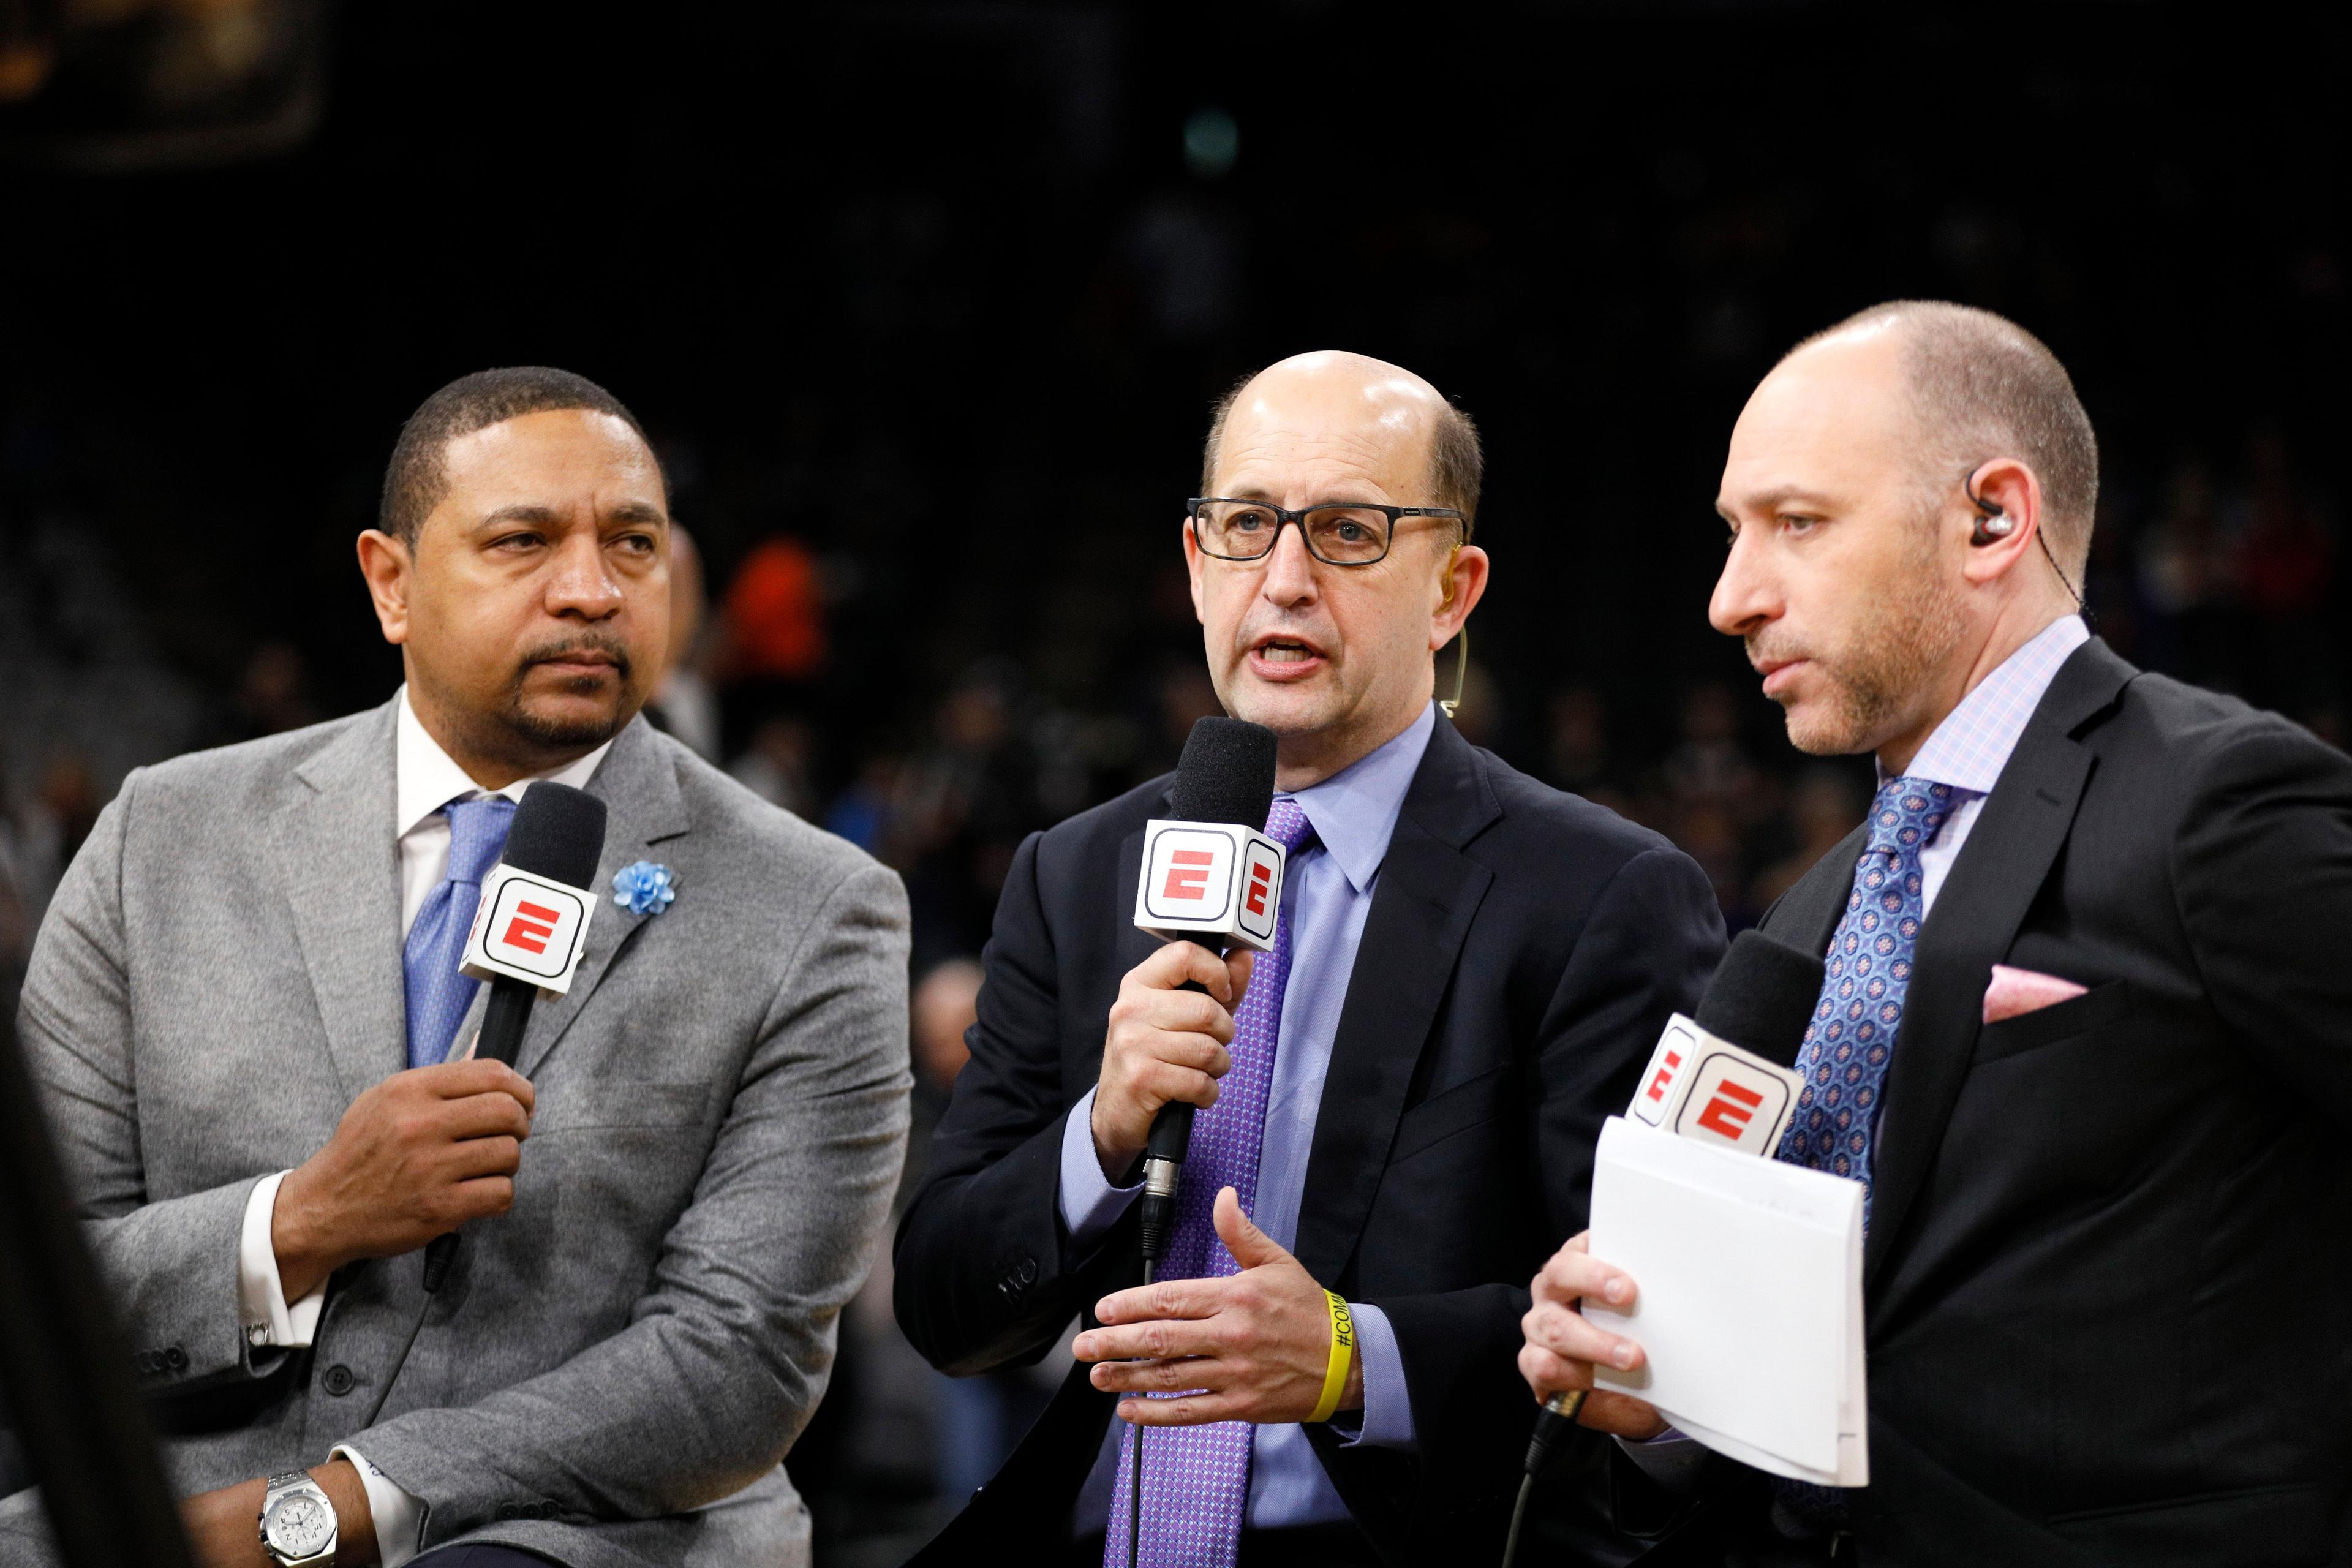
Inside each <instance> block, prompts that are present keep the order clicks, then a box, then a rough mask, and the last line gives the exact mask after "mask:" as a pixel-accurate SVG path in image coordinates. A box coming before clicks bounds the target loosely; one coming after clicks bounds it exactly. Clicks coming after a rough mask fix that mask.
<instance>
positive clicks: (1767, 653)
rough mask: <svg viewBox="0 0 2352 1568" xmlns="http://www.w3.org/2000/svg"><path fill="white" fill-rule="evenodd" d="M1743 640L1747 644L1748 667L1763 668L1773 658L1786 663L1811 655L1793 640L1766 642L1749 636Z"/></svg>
mask: <svg viewBox="0 0 2352 1568" xmlns="http://www.w3.org/2000/svg"><path fill="white" fill-rule="evenodd" d="M1743 640H1744V641H1745V642H1746V643H1747V645H1748V665H1749V667H1750V668H1756V669H1761V668H1764V666H1765V665H1766V664H1768V663H1769V662H1770V661H1772V660H1774V659H1779V660H1781V661H1782V662H1784V663H1786V662H1789V661H1790V660H1794V659H1800V658H1811V657H1812V656H1811V655H1810V654H1808V653H1807V652H1806V651H1805V650H1804V649H1803V648H1801V647H1798V646H1797V645H1796V644H1795V643H1793V642H1791V643H1777V642H1767V641H1766V640H1765V639H1764V638H1763V637H1747V638H1745V639H1743Z"/></svg>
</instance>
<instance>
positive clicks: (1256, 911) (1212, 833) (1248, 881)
mask: <svg viewBox="0 0 2352 1568" xmlns="http://www.w3.org/2000/svg"><path fill="white" fill-rule="evenodd" d="M1285 862H1286V856H1285V855H1284V853H1283V848H1282V846H1281V845H1279V844H1277V843H1276V842H1275V841H1274V840H1273V839H1271V838H1268V837H1266V836H1265V834H1263V833H1260V832H1258V831H1257V830H1256V829H1255V828H1253V827H1244V826H1238V825H1235V824H1232V823H1223V822H1169V821H1162V820H1160V819H1157V818H1155V819H1154V820H1152V821H1150V822H1147V823H1145V824H1144V825H1143V874H1142V876H1141V878H1140V879H1138V881H1137V882H1136V884H1135V923H1136V925H1137V926H1139V928H1141V929H1142V930H1144V931H1150V933H1151V934H1152V935H1153V936H1156V937H1159V938H1160V940H1161V941H1163V942H1173V941H1175V940H1177V939H1178V938H1180V937H1191V938H1194V939H1196V940H1197V939H1202V938H1211V939H1215V938H1222V939H1223V943H1224V945H1227V946H1240V947H1247V948H1251V949H1254V950H1255V951H1256V952H1266V951H1268V950H1269V949H1271V948H1272V947H1273V946H1274V935H1275V922H1276V919H1277V918H1278V917H1279V915H1280V913H1281V910H1282V873H1283V868H1284V865H1285Z"/></svg>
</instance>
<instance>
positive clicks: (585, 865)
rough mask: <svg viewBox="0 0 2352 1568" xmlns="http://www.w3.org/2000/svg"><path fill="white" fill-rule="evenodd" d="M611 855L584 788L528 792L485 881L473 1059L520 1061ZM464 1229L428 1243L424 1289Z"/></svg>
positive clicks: (565, 979)
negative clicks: (535, 1010) (486, 986)
mask: <svg viewBox="0 0 2352 1568" xmlns="http://www.w3.org/2000/svg"><path fill="white" fill-rule="evenodd" d="M602 858H604V802H603V801H601V800H598V799H597V798H596V797H595V796H594V795H590V794H589V793H588V792H587V791H585V790H580V789H574V788H572V786H571V785H570V784H555V783H552V782H551V781H548V780H545V779H542V780H541V781H540V782H539V783H537V784H532V785H531V786H530V788H529V789H526V790H524V791H523V792H522V801H521V803H520V805H517V806H516V807H515V814H514V821H513V822H512V823H511V824H509V826H508V828H507V843H506V850H505V853H504V854H503V855H501V856H500V857H499V863H498V865H497V866H496V867H494V868H491V870H490V873H489V875H488V876H486V877H484V878H483V879H482V893H481V900H480V902H479V903H478V904H477V905H476V906H475V909H474V926H473V930H472V931H471V932H470V933H469V934H468V935H467V938H466V952H465V956H464V959H463V960H462V961H461V963H459V965H458V968H459V970H460V972H461V973H466V974H470V975H472V976H473V977H474V978H475V979H477V980H488V982H489V983H490V994H489V1000H488V1002H486V1003H485V1004H483V1006H482V1028H481V1033H480V1034H479V1035H478V1036H477V1037H475V1041H474V1055H475V1056H477V1057H487V1058H489V1059H490V1060H492V1061H499V1062H504V1063H505V1064H506V1065H507V1066H509V1067H512V1066H513V1065H514V1060H515V1053H516V1052H518V1051H519V1050H520V1049H521V1048H522V1036H523V1030H524V1029H525V1028H526V1027H527V1026H529V1025H530V1010H531V1008H532V1006H533V1005H535V1004H537V1002H538V1001H539V998H540V996H541V994H542V993H544V994H549V995H559V996H560V995H562V994H563V993H565V992H566V991H569V990H570V989H571V988H572V974H573V973H574V972H575V971H577V970H578V968H579V966H580V954H581V953H582V952H583V951H584V949H585V947H586V945H587V940H588V919H589V917H590V916H591V915H592V914H593V913H594V912H595V909H596V899H595V895H594V894H593V893H592V892H590V891H589V890H588V889H589V887H590V885H591V884H592V883H593V882H594V881H595V880H596V863H597V862H598V861H599V860H601V859H602ZM457 1235H458V1233H457V1232H456V1231H454V1230H453V1231H451V1232H450V1233H449V1234H448V1235H446V1236H436V1237H434V1238H433V1241H432V1244H431V1245H430V1246H428V1247H425V1289H426V1290H427V1291H428V1292H429V1291H435V1290H438V1289H440V1288H441V1282H442V1280H443V1279H445V1278H446V1276H447V1274H448V1272H449V1263H450V1259H452V1258H455V1257H456V1256H457Z"/></svg>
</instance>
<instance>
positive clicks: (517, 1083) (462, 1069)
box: [409, 1057, 533, 1110]
mask: <svg viewBox="0 0 2352 1568" xmlns="http://www.w3.org/2000/svg"><path fill="white" fill-rule="evenodd" d="M409 1076H411V1077H413V1078H414V1079H415V1080H416V1081H417V1082H418V1083H419V1084H422V1085H423V1086H424V1087H425V1088H426V1089H429V1090H431V1091H432V1092H433V1093H434V1094H436V1095H438V1096H439V1097H440V1098H441V1099H443V1100H464V1099H466V1098H467V1097H468V1096H470V1095H477V1094H489V1093H492V1092H496V1093H499V1094H509V1095H512V1096H513V1097H514V1098H515V1099H516V1100H518V1101H520V1103H521V1105H522V1108H523V1109H524V1110H530V1107H531V1102H532V1098H533V1097H532V1094H531V1088H530V1079H527V1078H525V1077H523V1076H522V1074H520V1073H519V1072H517V1071H515V1069H514V1068H510V1067H509V1066H507V1064H506V1063H504V1062H498V1061H491V1060H490V1059H489V1058H486V1057H469V1058H467V1059H466V1060H464V1061H462V1062H441V1063H437V1064H436V1065H435V1066H433V1067H428V1068H411V1069H409Z"/></svg>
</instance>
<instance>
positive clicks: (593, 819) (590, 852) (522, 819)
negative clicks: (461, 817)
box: [499, 779, 604, 888]
mask: <svg viewBox="0 0 2352 1568" xmlns="http://www.w3.org/2000/svg"><path fill="white" fill-rule="evenodd" d="M603 858H604V802H603V801H601V800H598V799H597V798H596V797H595V796H594V795H590V794H589V793H588V792H587V791H586V790H584V789H573V788H572V786H571V785H570V784H555V783H552V782H551V781H549V780H547V779H541V780H540V781H539V782H538V783H537V784H532V785H531V786H530V788H529V789H526V790H524V791H523V792H522V802H521V804H520V805H517V806H516V807H515V814H514V821H513V822H512V823H511V824H509V826H508V827H507V847H506V853H505V854H503V855H501V856H499V859H500V860H502V861H504V862H505V863H506V864H507V865H509V866H512V867H514V868H516V869H517V870H519V871H529V872H530V873H531V874H533V875H534V876H540V877H545V878H546V879H548V880H550V881H552V882H561V883H562V884H563V885H564V886H565V887H567V888H585V887H587V886H589V885H590V884H591V883H593V882H594V881H595V880H596V862H597V861H599V860H601V859H603Z"/></svg>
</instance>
